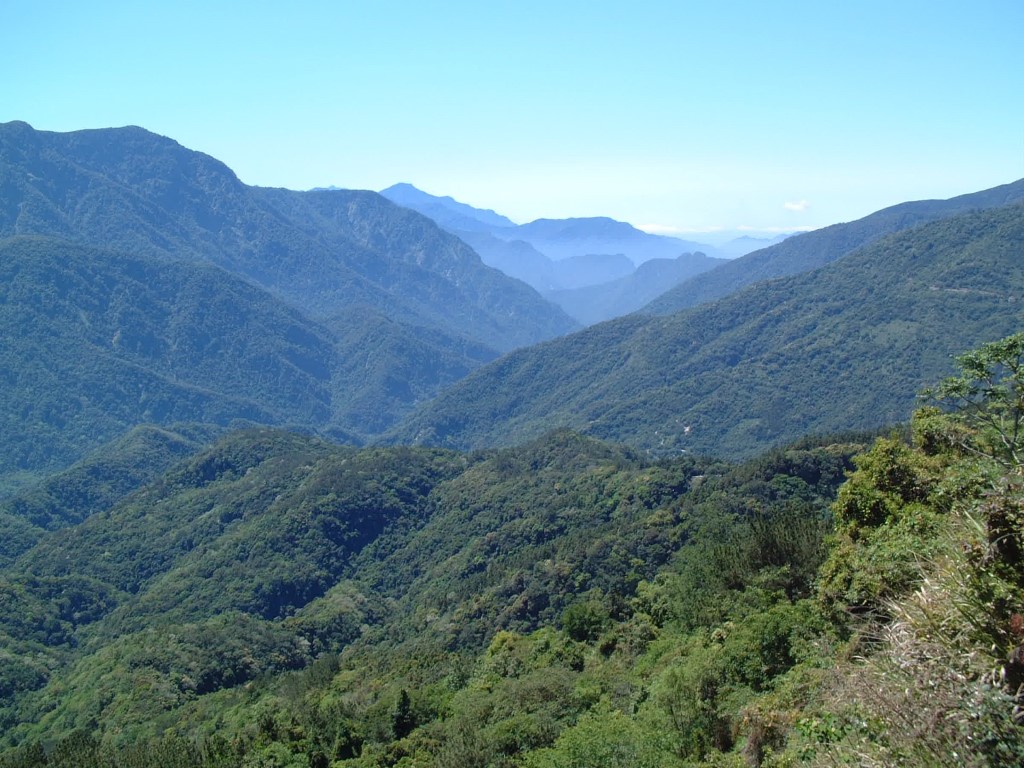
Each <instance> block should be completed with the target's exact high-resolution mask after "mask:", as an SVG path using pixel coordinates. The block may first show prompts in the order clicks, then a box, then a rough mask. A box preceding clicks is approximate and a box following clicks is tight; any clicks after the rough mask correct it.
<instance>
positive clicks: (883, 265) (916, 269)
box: [395, 182, 1024, 456]
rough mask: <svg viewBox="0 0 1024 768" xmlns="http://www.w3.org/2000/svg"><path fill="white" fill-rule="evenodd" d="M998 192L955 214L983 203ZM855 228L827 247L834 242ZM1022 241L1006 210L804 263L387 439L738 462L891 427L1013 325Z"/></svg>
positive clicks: (529, 370) (623, 325)
mask: <svg viewBox="0 0 1024 768" xmlns="http://www.w3.org/2000/svg"><path fill="white" fill-rule="evenodd" d="M1014 188H1015V189H1016V190H1021V189H1024V186H1022V184H1021V183H1020V182H1018V183H1017V184H1016V185H1014ZM1008 192H1009V190H1007V189H1002V190H999V191H998V192H997V193H991V194H983V195H981V196H979V197H976V198H974V199H973V201H971V203H970V204H971V205H972V206H973V207H980V206H981V205H982V202H981V201H983V200H990V201H991V202H992V204H993V205H998V203H1001V202H1003V201H1005V200H1006V199H1007V194H1008ZM966 205H967V201H965V200H960V201H957V203H956V207H957V208H960V207H961V206H966ZM941 207H943V208H945V209H947V210H949V209H950V208H951V207H953V206H948V205H943V206H941ZM867 226H868V225H867V223H865V222H858V223H855V224H854V225H851V227H850V229H848V230H844V229H842V228H841V227H840V228H836V229H834V230H833V231H832V232H831V233H829V234H830V236H831V237H837V236H840V235H842V234H843V233H844V232H846V233H848V234H846V235H844V236H843V237H842V240H843V242H850V241H851V240H853V239H854V235H855V234H856V233H859V232H861V231H863V230H864V229H866V228H867ZM805 240H806V241H807V242H808V243H814V242H816V238H814V237H813V233H812V234H809V235H802V236H798V237H795V238H790V239H788V240H786V241H785V242H783V243H781V244H779V245H776V246H773V247H772V248H769V249H766V250H763V251H758V252H755V253H753V254H750V255H748V256H746V257H743V258H741V259H739V260H737V261H736V262H731V263H730V264H729V265H727V266H732V265H734V264H735V265H740V262H745V261H749V262H751V271H753V270H754V269H755V268H756V267H758V266H762V265H765V264H769V265H770V264H771V256H772V253H773V252H775V253H782V254H791V253H793V252H794V250H793V249H794V248H795V246H796V245H799V244H800V243H801V241H805ZM1022 242H1024V205H1022V204H1021V203H1011V204H1009V205H1004V206H1001V207H994V208H990V209H988V210H981V211H977V212H973V213H964V214H960V215H957V216H952V217H950V218H947V219H940V220H938V221H933V222H932V223H929V224H923V225H920V226H918V227H911V228H910V229H904V230H903V231H901V232H897V233H896V234H893V235H890V236H888V237H882V238H881V239H875V240H872V241H871V242H870V244H869V245H866V246H863V247H862V248H859V249H857V250H853V251H852V252H849V253H846V254H845V255H843V254H842V253H838V254H837V253H836V252H835V251H817V250H810V249H809V250H808V251H807V253H813V254H814V255H815V260H817V261H821V262H826V264H825V266H824V267H821V268H819V269H814V270H811V271H805V272H802V273H801V274H797V275H792V276H790V277H785V278H777V279H774V280H767V281H763V282H760V283H755V284H752V285H749V287H747V288H745V289H743V290H737V291H736V292H735V293H732V294H729V295H728V296H726V297H725V298H723V299H720V300H718V301H714V302H710V303H706V304H702V305H700V306H697V307H694V308H692V309H690V310H685V311H679V312H675V313H673V314H667V315H664V316H650V315H643V314H635V315H632V316H629V317H626V318H621V319H619V320H613V321H610V322H607V323H602V324H600V325H597V326H594V327H592V328H588V329H586V330H584V331H581V332H578V333H576V334H573V335H571V336H568V337H566V338H564V339H558V340H553V341H550V342H547V343H544V344H540V345H537V346H534V347H531V348H529V349H525V350H520V351H518V352H515V353H512V354H509V355H506V356H505V357H503V358H501V359H500V360H497V361H495V362H494V363H491V364H489V365H488V366H485V367H483V368H481V369H479V370H477V371H475V372H474V373H473V374H471V375H470V376H468V377H467V378H466V379H464V380H462V381H460V382H459V383H458V384H456V385H454V386H453V387H451V388H450V389H448V390H446V391H445V392H443V393H442V394H441V395H440V396H439V397H438V398H437V399H436V400H434V401H432V402H431V403H428V404H427V405H425V406H424V407H423V408H421V409H420V410H419V411H418V412H416V413H415V414H413V415H412V416H411V417H410V418H409V419H408V420H407V421H406V422H405V423H404V424H403V425H402V426H401V427H400V428H399V429H398V431H397V432H396V433H395V439H397V440H399V441H402V442H406V441H410V440H412V441H417V442H424V443H427V444H431V445H444V446H448V447H457V448H463V449H465V448H475V447H482V446H486V445H510V444H515V443H517V442H520V441H522V440H525V439H529V438H531V437H533V436H536V435H539V434H541V433H543V432H544V431H546V430H548V429H551V428H552V427H558V426H565V427H572V428H573V429H578V430H580V431H583V432H586V433H588V434H593V435H595V436H600V437H603V438H606V439H612V440H616V441H619V442H624V443H627V444H629V445H632V446H634V447H637V448H642V449H644V450H647V451H651V452H653V453H655V454H664V453H671V452H677V451H681V450H685V451H697V452H713V453H718V454H721V455H732V456H749V455H751V454H753V453H756V452H758V451H760V450H763V449H764V448H766V447H768V446H770V445H773V444H778V443H780V442H785V441H788V440H793V439H796V438H797V437H798V436H800V435H803V434H806V433H808V432H833V431H837V430H841V429H844V428H869V427H878V426H882V425H884V424H886V423H895V422H897V421H899V420H900V419H901V418H903V415H904V414H906V413H907V412H908V410H909V409H910V408H911V406H912V404H913V402H914V399H915V396H916V393H917V392H918V391H919V390H920V389H921V388H922V387H923V386H924V385H925V384H926V383H927V382H928V381H929V380H934V379H935V378H937V377H940V376H941V375H943V374H944V373H945V372H946V371H948V369H949V365H950V359H951V357H952V355H954V354H957V353H958V352H960V351H961V350H963V349H966V348H969V347H971V346H972V345H976V344H978V343H980V342H981V341H983V340H985V339H987V338H992V337H998V336H1000V335H1005V334H1008V333H1011V332H1013V331H1015V330H1017V329H1018V328H1020V326H1021V323H1022V322H1024V310H1022V308H1021V307H1022V305H1021V303H1020V299H1021V296H1022V295H1024V262H1022V261H1021V258H1020V256H1021V252H1020V247H1021V246H1020V244H1021V243H1022ZM783 264H788V262H783ZM804 264H805V265H806V264H808V262H804ZM724 268H725V267H720V268H719V269H724ZM768 268H769V269H770V267H768ZM787 268H788V267H787ZM717 272H718V270H715V272H712V273H708V279H709V280H710V277H711V276H712V275H714V274H715V273H717ZM733 274H735V273H733ZM695 280H701V278H700V277H698V278H695ZM685 285H686V283H684V284H683V286H685ZM676 290H677V291H679V292H680V293H685V292H684V291H682V290H681V289H676ZM673 293H675V291H674V292H673ZM666 300H667V299H666V297H662V299H659V300H657V301H656V302H655V303H654V305H653V306H655V307H656V306H662V305H663V304H664V302H666Z"/></svg>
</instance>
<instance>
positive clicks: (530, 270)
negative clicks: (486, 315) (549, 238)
mask: <svg viewBox="0 0 1024 768" xmlns="http://www.w3.org/2000/svg"><path fill="white" fill-rule="evenodd" d="M451 231H452V233H453V234H455V235H457V236H458V237H459V239H461V240H462V241H463V242H465V243H467V244H468V245H470V246H471V247H472V248H473V250H474V251H476V252H477V253H479V254H480V258H481V259H483V262H484V264H487V265H488V266H491V267H494V268H495V269H500V270H501V271H502V272H504V273H505V274H506V275H508V276H509V277H514V278H516V279H517V280H522V281H523V282H524V283H526V284H527V285H530V286H532V287H533V288H534V289H536V290H537V291H540V292H541V293H542V294H543V292H544V291H550V290H552V289H554V288H555V287H557V286H558V278H557V277H556V276H555V262H554V260H553V259H550V258H548V257H547V256H545V255H544V254H543V253H541V252H540V251H538V250H537V249H536V248H534V247H533V246H532V245H530V244H529V243H528V242H526V241H525V240H502V239H501V238H499V237H495V236H494V235H493V234H491V233H490V232H473V231H469V230H454V229H453V230H451Z"/></svg>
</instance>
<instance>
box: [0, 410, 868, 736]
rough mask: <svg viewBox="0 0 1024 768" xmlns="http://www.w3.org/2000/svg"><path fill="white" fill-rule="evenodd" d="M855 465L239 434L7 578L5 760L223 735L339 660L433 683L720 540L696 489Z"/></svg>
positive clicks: (560, 438)
mask: <svg viewBox="0 0 1024 768" xmlns="http://www.w3.org/2000/svg"><path fill="white" fill-rule="evenodd" d="M848 453H849V450H848V449H842V450H832V451H825V452H822V453H820V454H815V453H814V452H806V451H796V452H794V453H793V454H792V456H791V457H789V458H784V457H782V456H779V457H777V458H776V459H774V460H773V461H772V462H769V463H768V464H764V465H762V466H761V467H760V468H757V467H748V468H745V469H741V470H739V471H738V472H735V473H734V472H732V470H730V469H729V468H728V467H726V466H724V465H720V464H714V463H705V464H697V463H694V462H691V461H682V462H677V463H676V464H673V465H663V466H652V465H646V464H644V463H643V462H641V461H640V460H639V459H638V458H637V457H636V456H634V455H632V454H631V453H630V452H628V451H625V450H623V449H621V448H618V447H615V446H610V445H606V444H601V443H598V442H596V441H593V440H590V439H586V438H582V437H580V436H578V435H574V434H571V433H558V434H553V435H551V436H549V437H547V438H545V439H543V440H540V441H537V442H536V443H534V444H532V445H528V446H524V447H522V448H519V449H515V450H510V451H504V452H500V453H496V454H492V455H483V456H472V457H471V456H465V455H461V454H456V453H450V452H443V451H434V450H426V449H411V450H410V449H405V448H397V449H363V450H356V449H351V448H342V447H338V446H332V445H329V444H327V443H324V442H322V441H319V440H316V439H313V438H308V437H303V436H298V435H290V434H288V433H284V432H279V431H273V430H248V431H244V432H237V433H233V434H230V435H227V436H226V437H224V438H223V439H222V440H220V441H219V442H218V443H217V444H216V445H214V446H212V447H210V448H207V449H203V450H201V451H199V452H198V453H196V454H194V455H192V456H190V457H188V458H186V459H185V460H183V461H181V462H179V463H178V464H177V465H176V466H174V467H172V468H171V469H170V470H168V471H166V472H165V473H163V474H162V475H160V476H159V477H157V478H156V479H154V480H151V481H149V482H147V483H145V484H144V485H143V486H141V487H140V488H139V489H138V490H137V491H136V492H135V493H133V494H132V495H130V496H128V497H125V498H123V499H121V500H119V501H115V502H114V503H113V504H112V505H111V506H110V507H109V508H108V509H106V510H102V511H99V512H96V513H95V514H93V515H92V516H90V517H89V518H88V519H87V520H85V521H83V522H82V523H80V524H78V525H76V526H74V527H70V528H66V529H63V530H60V531H56V532H52V533H48V534H46V535H45V537H44V538H42V539H41V540H40V541H39V542H38V543H37V544H36V545H35V546H34V547H32V548H31V549H30V550H28V551H27V552H26V553H25V554H24V555H22V556H21V557H20V558H19V559H18V560H17V561H16V563H15V564H14V565H12V566H11V567H10V568H8V569H6V570H0V593H2V594H5V595H6V596H8V598H9V599H8V600H7V602H4V603H0V606H2V607H0V654H11V653H14V654H17V655H18V659H19V660H18V662H17V663H16V664H14V665H13V666H9V667H7V668H6V669H5V671H4V672H3V674H0V723H2V725H3V728H2V730H3V732H4V742H3V744H4V745H5V746H9V745H10V744H11V743H12V741H14V742H17V741H19V740H22V739H25V738H29V737H32V736H35V737H39V736H42V735H43V734H48V735H49V737H50V738H54V737H60V736H61V735H64V734H68V733H70V732H71V731H73V729H75V728H89V729H92V728H93V727H94V726H93V725H91V723H96V724H100V723H102V726H99V731H98V732H99V733H102V734H103V735H104V738H105V739H107V738H109V739H110V740H111V741H112V743H117V744H120V745H121V746H126V745H128V744H130V743H131V742H133V741H136V740H138V739H145V738H148V737H150V736H153V735H157V734H158V733H159V732H160V729H162V728H165V727H169V726H173V724H174V723H179V725H180V727H183V728H185V729H187V730H192V729H195V732H202V733H206V734H212V733H213V732H214V731H213V730H211V729H214V730H215V729H217V728H218V727H227V726H226V724H225V726H217V722H222V723H226V721H225V720H224V718H225V717H227V718H232V719H233V717H234V715H232V714H231V710H232V709H233V708H234V707H237V706H243V707H247V706H249V705H246V704H243V701H244V699H245V698H246V697H248V696H253V695H255V696H257V698H259V697H261V696H262V693H259V691H260V689H261V688H262V686H263V685H265V683H266V681H267V680H269V679H270V678H269V676H270V675H274V674H280V673H282V672H285V671H287V670H289V669H297V668H302V667H306V666H308V665H310V664H311V662H312V661H313V660H314V659H315V658H316V657H318V656H322V655H323V654H325V653H327V654H328V655H327V656H326V657H325V659H324V662H325V664H327V665H328V669H329V668H330V666H329V665H330V663H331V662H330V659H331V658H332V657H331V656H330V652H332V651H335V652H336V651H339V650H342V649H344V648H345V647H346V646H351V649H350V651H351V652H355V653H356V654H357V656H356V657H355V658H362V659H364V661H363V662H362V663H366V664H373V665H375V666H376V665H382V666H381V668H380V674H384V675H386V676H387V677H388V678H389V679H390V678H392V676H393V675H394V674H395V673H396V671H397V670H398V669H401V668H402V667H404V666H406V664H407V661H403V659H407V660H411V659H413V658H421V659H431V658H435V659H438V660H442V659H444V660H443V662H442V666H441V667H438V668H437V669H431V668H430V667H425V668H423V669H422V670H419V671H417V672H416V674H421V673H424V674H427V675H429V676H431V677H433V678H434V679H435V680H436V679H438V678H437V676H438V675H444V674H445V673H446V672H445V670H447V669H450V665H451V663H452V662H453V661H455V660H456V659H457V658H458V656H459V655H460V654H468V655H469V656H470V657H472V656H475V655H476V654H479V653H482V652H483V651H484V650H485V649H486V647H487V645H488V644H489V643H490V642H491V640H492V639H493V638H494V637H495V636H496V633H498V632H499V630H505V631H522V632H528V631H532V630H534V629H536V628H538V627H541V626H550V625H551V624H552V623H553V622H556V621H557V620H558V618H559V616H561V615H563V614H564V612H565V611H566V610H567V609H568V608H569V607H570V606H572V605H573V604H575V603H577V602H578V601H579V596H580V595H589V596H591V597H593V596H594V595H598V594H608V595H609V596H612V595H616V594H618V595H622V596H627V595H629V594H632V592H633V591H634V590H635V589H636V588H637V584H638V583H639V581H640V580H641V579H645V578H653V577H654V575H655V573H656V571H657V569H658V568H659V567H661V566H662V565H664V564H665V563H666V562H668V560H669V558H670V557H671V555H672V552H673V551H674V550H675V549H676V548H677V547H678V546H679V543H680V542H681V541H684V540H686V538H687V537H689V536H697V535H699V533H698V531H699V530H700V529H701V528H702V526H704V525H710V523H711V520H710V518H708V517H707V516H706V515H704V516H702V515H699V514H696V513H695V512H694V510H693V508H692V507H691V508H690V511H689V512H687V511H685V510H683V509H679V508H678V505H679V504H681V503H683V504H688V503H690V502H684V501H683V498H684V497H685V495H686V494H687V492H688V490H689V489H690V486H691V484H694V483H696V482H698V481H696V480H694V479H693V478H694V477H696V476H697V475H701V476H702V481H703V479H704V477H703V476H705V475H707V474H708V473H710V474H711V475H713V476H714V478H716V479H710V480H708V483H709V485H708V488H707V490H708V491H711V490H712V489H714V488H717V489H718V493H711V495H710V496H696V497H694V498H693V499H692V500H691V501H692V503H693V504H698V503H701V500H702V499H705V498H722V494H723V493H728V494H734V493H735V494H738V495H742V494H744V493H760V494H763V493H764V492H765V491H764V490H757V483H756V482H752V481H754V479H755V478H756V477H764V478H770V477H772V476H774V475H775V474H777V473H778V474H785V473H792V474H794V475H795V474H797V473H799V474H800V475H801V476H802V477H803V478H805V479H804V480H801V481H800V482H799V483H795V482H794V483H792V484H791V485H792V489H793V491H794V492H798V493H800V494H804V496H805V497H806V499H811V498H819V495H821V494H824V497H826V498H827V497H830V496H831V494H832V493H833V492H834V487H835V484H836V483H837V482H838V481H839V479H840V478H841V476H842V469H843V467H844V466H847V465H848V464H847V459H846V458H845V457H847V456H848ZM815 467H816V468H815ZM719 477H722V480H718V479H717V478H719ZM734 486H735V487H734ZM743 488H746V490H743ZM730 489H731V490H730ZM798 489H799V490H798ZM787 493H788V491H787ZM766 498H767V496H766ZM709 510H710V507H709ZM55 592H60V594H61V595H62V599H61V602H60V603H58V604H54V603H52V602H50V600H49V598H50V596H51V595H52V594H54V593H55ZM620 599H621V598H620ZM499 634H500V633H499ZM158 637H162V638H164V640H162V641H157V638H158ZM387 648H390V649H391V650H390V651H386V650H385V649H387ZM359 649H361V650H359ZM452 650H454V655H449V654H450V651H452ZM7 658H8V659H10V658H13V657H12V656H9V655H8V656H7ZM396 665H397V666H396ZM322 666H323V665H321V667H322ZM384 670H389V671H384ZM259 676H263V678H264V683H262V684H260V686H258V687H257V688H255V689H252V688H251V683H252V681H253V680H254V679H256V678H257V677H259ZM360 685H361V683H360ZM247 690H248V691H249V692H248V693H246V691H247ZM239 697H241V698H239ZM211 708H212V709H211ZM214 710H218V711H219V714H218V715H217V716H216V717H215V718H214V719H213V720H210V719H208V715H209V714H210V713H211V712H212V711H214ZM204 713H205V714H204ZM230 727H231V728H234V727H235V725H231V726H230ZM367 736H369V734H367Z"/></svg>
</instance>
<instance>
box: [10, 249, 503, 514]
mask: <svg viewBox="0 0 1024 768" xmlns="http://www.w3.org/2000/svg"><path fill="white" fill-rule="evenodd" d="M0 336H2V337H3V338H4V339H5V344H4V346H3V350H2V354H3V367H2V373H0V377H2V380H3V387H2V388H0V424H2V433H3V435H4V436H5V437H4V451H3V452H2V453H0V492H3V491H8V490H10V488H12V487H16V486H18V485H23V484H24V483H25V482H27V481H30V480H32V479H33V478H35V477H36V476H38V475H39V473H41V472H45V471H53V470H56V469H60V468H62V467H65V466H67V465H68V464H70V463H71V462H73V461H76V460H77V459H79V458H81V457H83V456H84V455H86V454H87V453H88V452H89V451H91V450H92V449H94V448H97V447H98V446H100V445H101V444H102V443H104V442H106V441H108V440H112V439H114V438H115V437H117V436H119V435H120V434H122V433H123V432H124V431H125V430H126V429H128V428H130V427H132V426H134V425H137V424H141V423H144V422H156V423H160V424H172V423H175V422H182V421H194V422H205V423H211V424H220V425H225V426H226V425H228V424H230V423H231V422H232V421H234V420H244V421H248V422H255V423H265V424H288V425H292V426H296V427H301V428H304V429H314V430H319V431H323V432H325V433H327V434H331V435H333V437H334V438H335V439H340V440H346V441H350V442H358V441H361V440H363V439H365V438H367V437H369V436H372V435H375V434H379V433H380V432H382V431H383V430H384V429H386V428H388V427H389V426H391V425H392V424H394V422H395V421H396V419H398V418H399V417H400V416H401V415H402V414H403V413H406V412H408V411H409V410H410V409H411V408H412V407H413V406H414V405H415V403H416V402H418V401H420V400H423V399H426V398H428V397H429V396H431V395H433V394H434V393H435V392H436V391H437V390H438V389H440V388H441V387H442V386H444V385H448V384H451V383H453V382H455V381H457V380H458V379H459V378H461V377H462V376H464V375H466V373H468V372H469V371H470V370H472V369H473V368H475V367H476V366H478V365H480V364H481V363H483V362H486V361H489V360H491V359H493V358H494V356H495V353H494V352H493V351H492V350H490V349H489V348H487V347H485V346H484V345H483V344H480V343H474V342H471V341H469V340H467V339H466V338H465V337H456V336H445V335H443V334H441V333H439V332H437V331H436V330H428V329H424V328H417V327H415V326H408V325H405V324H402V323H400V322H398V321H396V320H394V319H392V318H389V317H387V316H386V315H385V314H384V313H383V311H379V312H378V311H371V310H361V311H360V310H355V309H351V310H348V311H346V312H344V313H342V314H339V315H338V316H335V317H332V318H328V319H325V320H324V321H323V323H317V322H314V321H313V320H310V319H309V318H308V317H306V316H305V315H303V314H302V313H301V312H300V311H299V310H298V309H296V308H294V307H292V306H291V305H289V304H286V303H285V302H283V301H282V300H281V299H279V298H276V297H275V296H273V295H271V294H269V293H267V292H266V291H264V290H262V289H260V288H259V287H257V286H255V285H253V284H252V283H251V282H248V281H246V280H243V279H241V278H240V277H237V276H235V275H232V274H230V273H228V272H226V271H224V270H222V269H220V268H218V267H215V266H213V265H211V264H209V263H206V262H196V261H182V260H166V259H159V258H154V257H145V256H127V255H124V254H121V253H116V252H111V251H103V250H99V249H95V248H89V247H86V246H81V245H74V244H71V243H69V242H67V241H63V240H56V239H53V238H42V237H27V236H19V237H13V238H9V239H7V240H0ZM0 495H2V494H0Z"/></svg>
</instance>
